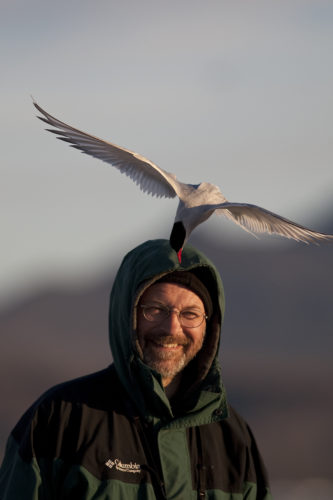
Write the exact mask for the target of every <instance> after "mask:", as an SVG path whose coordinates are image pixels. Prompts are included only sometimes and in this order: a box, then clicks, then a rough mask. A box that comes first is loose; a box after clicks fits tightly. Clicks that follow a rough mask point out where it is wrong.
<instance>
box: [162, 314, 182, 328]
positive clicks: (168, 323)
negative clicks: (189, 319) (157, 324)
mask: <svg viewBox="0 0 333 500" xmlns="http://www.w3.org/2000/svg"><path fill="white" fill-rule="evenodd" d="M162 325H163V329H164V330H165V331H168V332H169V333H172V332H175V333H176V332H179V331H182V326H181V324H180V318H179V312H178V311H172V310H171V311H169V315H168V316H167V318H165V320H164V321H163V323H162Z"/></svg>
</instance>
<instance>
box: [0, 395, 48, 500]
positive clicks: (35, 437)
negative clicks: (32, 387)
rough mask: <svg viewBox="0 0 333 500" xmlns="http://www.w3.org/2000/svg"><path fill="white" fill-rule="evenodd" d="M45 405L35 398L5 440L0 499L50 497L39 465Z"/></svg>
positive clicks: (45, 431) (44, 436)
mask: <svg viewBox="0 0 333 500" xmlns="http://www.w3.org/2000/svg"><path fill="white" fill-rule="evenodd" d="M49 415H50V408H49V405H46V407H44V405H43V404H42V405H41V404H40V401H37V402H36V403H35V404H34V405H33V406H31V408H29V409H28V410H27V411H26V413H25V414H24V415H23V416H22V417H21V419H20V420H19V422H18V423H17V424H16V426H15V427H14V429H13V431H12V433H11V434H10V436H9V438H8V442H7V447H6V452H5V457H4V460H3V463H2V466H1V469H0V500H44V499H46V498H47V499H49V498H54V497H53V495H52V493H51V491H50V487H49V486H48V484H50V481H49V480H48V477H47V476H48V473H47V469H45V467H43V469H44V470H42V469H41V466H40V459H38V457H41V456H43V444H44V443H45V442H47V440H48V434H49V432H48V425H47V423H48V419H49Z"/></svg>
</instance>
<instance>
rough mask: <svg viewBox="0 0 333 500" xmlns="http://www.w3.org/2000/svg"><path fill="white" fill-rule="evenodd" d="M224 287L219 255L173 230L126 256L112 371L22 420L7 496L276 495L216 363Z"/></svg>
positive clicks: (113, 307)
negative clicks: (182, 241)
mask: <svg viewBox="0 0 333 500" xmlns="http://www.w3.org/2000/svg"><path fill="white" fill-rule="evenodd" d="M223 314H224V295H223V288H222V283H221V279H220V276H219V274H218V272H217V271H216V269H215V267H214V266H213V264H212V263H211V262H210V261H208V259H207V258H206V257H205V256H204V255H202V254H201V253H200V252H198V251H197V250H195V249H194V248H193V247H190V246H186V247H185V248H184V251H183V256H182V262H181V264H180V263H179V262H178V259H177V255H176V253H175V252H174V251H173V250H172V249H171V247H170V246H169V242H168V241H167V240H155V241H148V242H146V243H143V244H142V245H140V246H139V247H137V248H135V249H134V250H132V251H131V252H130V253H129V254H128V255H127V256H126V257H125V258H124V260H123V263H122V265H121V266H120V269H119V271H118V274H117V276H116V279H115V282H114V285H113V288H112V292H111V299H110V317H109V325H110V344H111V350H112V354H113V360H114V363H113V364H112V365H111V366H110V367H109V368H107V369H105V370H102V371H100V372H98V373H95V374H92V375H88V376H86V377H83V378H80V379H77V380H74V381H71V382H67V383H65V384H61V385H60V386H57V387H55V388H53V389H51V390H49V391H48V392H47V393H46V394H44V395H43V396H42V397H41V398H40V399H39V400H38V401H37V402H36V403H35V404H34V405H33V406H32V407H31V408H30V409H29V410H28V411H27V413H26V414H25V415H24V416H23V417H22V419H21V420H20V421H19V423H18V424H17V426H16V427H15V428H14V430H13V432H12V434H11V436H10V438H9V441H8V445H7V452H6V456H5V459H4V463H3V466H2V470H1V475H0V492H1V493H0V498H1V499H2V500H21V499H25V500H30V499H38V500H40V499H84V500H88V499H89V500H90V499H103V500H106V499H112V500H118V499H119V500H125V499H126V500H134V499H147V500H153V499H159V500H162V499H164V500H165V499H168V500H171V499H172V500H186V499H193V500H194V499H196V498H209V499H217V500H219V499H221V500H222V499H223V500H227V499H233V500H240V499H243V498H244V499H245V498H246V499H247V500H255V499H257V500H268V499H270V498H271V496H270V493H269V491H268V488H267V480H266V474H265V469H264V466H263V464H262V462H261V458H260V455H259V452H258V450H257V447H256V444H255V441H254V439H253V437H252V434H251V431H250V430H249V428H248V426H247V425H246V423H245V422H244V421H243V420H242V418H241V417H240V416H238V415H237V413H236V412H235V411H234V410H233V409H232V408H231V407H230V406H228V405H227V402H226V396H225V391H224V387H223V384H222V381H221V375H220V367H219V362H218V357H217V356H218V347H219V341H220V329H221V324H222V320H223Z"/></svg>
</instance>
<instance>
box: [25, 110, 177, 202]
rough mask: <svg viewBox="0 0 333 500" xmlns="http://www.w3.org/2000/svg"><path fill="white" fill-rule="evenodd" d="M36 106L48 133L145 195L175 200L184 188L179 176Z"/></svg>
mask: <svg viewBox="0 0 333 500" xmlns="http://www.w3.org/2000/svg"><path fill="white" fill-rule="evenodd" d="M33 104H34V106H35V107H36V108H37V109H38V111H39V112H40V113H41V114H42V115H43V117H41V116H38V118H39V119H40V120H42V121H43V122H45V123H47V124H48V125H51V126H52V127H55V128H54V129H46V130H47V131H49V132H53V133H54V134H57V136H58V139H61V140H62V141H65V142H69V143H70V145H71V146H72V147H73V148H76V149H79V150H80V151H82V152H83V153H86V154H88V155H90V156H93V157H95V158H98V159H100V160H102V161H105V162H106V163H109V164H110V165H112V166H113V167H115V168H117V169H118V170H119V171H120V172H122V173H123V174H125V175H127V176H128V177H130V178H131V179H132V180H133V181H134V182H135V183H136V184H137V185H138V186H139V187H140V189H141V190H142V191H144V192H146V193H148V194H151V195H153V196H157V197H163V196H165V197H167V198H174V197H175V196H177V195H178V193H179V189H180V188H181V184H182V183H180V182H178V181H177V179H176V176H175V175H174V174H171V173H169V172H166V171H165V170H163V169H162V168H160V167H158V166H157V165H155V164H154V163H152V162H151V161H149V160H147V159H146V158H144V157H143V156H141V155H139V154H138V153H134V152H133V151H129V150H128V149H125V148H121V147H119V146H116V145H115V144H112V143H110V142H107V141H104V140H102V139H99V138H98V137H94V136H93V135H90V134H87V133H85V132H82V131H81V130H78V129H76V128H74V127H71V126H70V125H67V124H66V123H64V122H61V121H60V120H58V119H57V118H55V117H54V116H51V115H50V114H49V113H47V112H46V111H44V110H43V109H42V108H41V107H40V106H39V105H38V104H37V103H36V102H35V101H33Z"/></svg>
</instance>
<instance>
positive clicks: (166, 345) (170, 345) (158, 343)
mask: <svg viewBox="0 0 333 500" xmlns="http://www.w3.org/2000/svg"><path fill="white" fill-rule="evenodd" d="M156 344H157V345H159V346H161V347H177V346H178V344H164V343H160V342H156Z"/></svg>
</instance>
